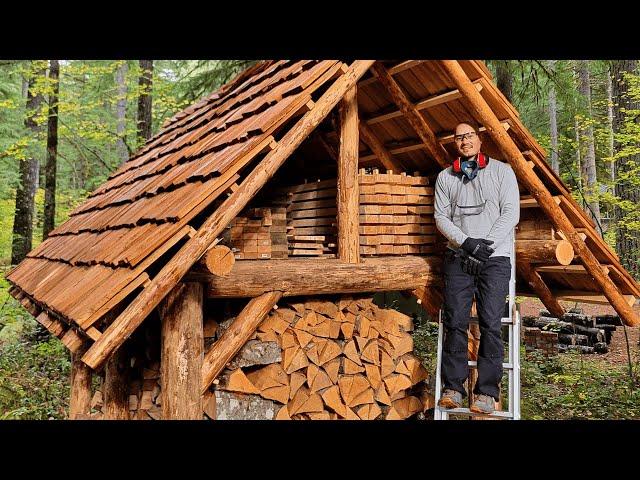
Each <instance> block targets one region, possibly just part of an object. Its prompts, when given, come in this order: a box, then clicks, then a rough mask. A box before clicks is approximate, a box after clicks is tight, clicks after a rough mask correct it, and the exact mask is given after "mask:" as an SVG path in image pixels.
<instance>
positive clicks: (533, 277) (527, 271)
mask: <svg viewBox="0 0 640 480" xmlns="http://www.w3.org/2000/svg"><path fill="white" fill-rule="evenodd" d="M516 270H517V272H518V274H519V275H520V276H521V277H523V278H524V280H525V281H526V282H527V283H528V284H529V286H531V288H532V289H533V291H534V292H535V293H536V295H537V296H538V298H539V299H540V301H541V302H542V303H543V304H544V306H545V307H547V309H548V310H549V311H550V312H551V315H553V316H555V317H558V318H562V316H563V315H564V309H563V308H562V306H560V303H558V300H556V297H554V296H553V294H552V293H551V290H549V287H547V284H546V283H544V280H542V277H541V276H540V274H539V273H538V272H536V271H535V270H534V269H533V268H531V265H529V264H528V263H527V262H525V261H521V260H520V258H519V257H518V256H517V255H516Z"/></svg>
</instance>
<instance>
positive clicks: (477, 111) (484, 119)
mask: <svg viewBox="0 0 640 480" xmlns="http://www.w3.org/2000/svg"><path fill="white" fill-rule="evenodd" d="M440 62H441V65H442V67H443V68H444V70H445V72H446V73H447V74H448V75H449V77H450V78H451V80H452V81H453V82H454V84H455V86H456V87H457V88H458V89H459V90H460V92H462V95H463V97H464V98H465V99H466V100H467V103H468V106H469V107H470V108H471V111H472V112H473V114H474V116H475V117H476V118H477V119H478V120H479V121H480V123H482V124H483V125H484V126H485V127H486V128H487V131H488V133H489V135H490V136H491V139H492V140H493V141H494V142H495V144H496V145H497V146H498V148H500V150H501V151H502V152H503V154H504V156H505V158H506V159H507V161H508V162H509V163H510V164H511V166H512V168H513V170H514V172H515V174H516V177H517V178H518V179H519V180H520V181H521V182H522V184H523V185H524V186H525V187H526V188H527V190H529V192H530V193H531V195H532V196H533V197H534V198H535V199H536V200H537V202H538V203H539V204H540V207H541V208H542V210H543V211H544V212H545V214H547V216H548V217H549V219H550V220H551V221H552V222H553V224H554V226H555V227H556V228H557V229H558V230H560V231H562V232H564V233H565V235H566V236H567V240H569V242H571V245H572V246H573V248H574V250H575V253H576V255H578V256H579V257H580V260H581V261H582V263H583V264H584V266H585V268H586V269H587V270H588V271H589V273H590V274H591V276H592V277H593V278H594V280H595V282H596V284H597V285H598V286H599V287H600V288H601V289H602V292H603V293H604V295H605V296H606V297H607V299H608V300H609V302H610V303H611V306H612V307H613V308H614V309H615V310H616V312H618V314H619V315H620V318H621V319H622V321H623V322H624V323H625V324H626V325H629V326H635V325H638V324H640V318H639V317H638V315H637V314H636V313H635V312H634V311H633V310H632V309H631V307H629V305H628V303H627V302H626V301H625V299H624V298H623V296H622V294H621V293H620V291H619V290H618V288H617V287H616V285H615V284H614V283H613V281H612V280H611V279H610V278H609V276H608V275H605V274H604V273H603V272H602V269H601V267H600V263H599V262H598V260H597V259H596V257H595V256H594V254H593V252H591V250H589V248H588V247H587V245H586V244H585V242H584V240H582V238H581V237H580V236H579V235H578V232H577V231H576V229H575V228H574V226H573V225H572V224H571V222H570V221H569V219H568V218H567V215H566V214H565V213H564V212H563V211H562V209H561V208H560V206H558V205H557V204H556V203H555V202H554V201H553V198H552V196H551V194H550V193H549V190H547V188H546V187H545V185H544V184H543V183H542V180H540V178H538V176H537V175H535V174H534V172H533V171H532V170H531V169H530V168H529V167H528V165H527V161H526V160H525V158H524V156H523V155H522V153H521V152H520V150H519V149H518V147H517V146H516V144H515V143H514V141H513V140H512V139H511V137H510V136H509V135H508V134H507V133H506V131H505V130H504V128H503V127H502V125H500V122H499V120H498V118H497V117H496V115H495V113H494V112H493V111H492V110H491V108H490V107H489V105H488V104H487V102H486V101H485V100H484V98H482V96H481V95H480V94H479V93H478V91H477V90H476V89H475V87H474V86H473V84H472V83H471V80H469V77H467V75H466V74H465V72H464V70H463V69H462V67H461V66H460V64H459V63H458V62H457V61H455V60H441V61H440Z"/></svg>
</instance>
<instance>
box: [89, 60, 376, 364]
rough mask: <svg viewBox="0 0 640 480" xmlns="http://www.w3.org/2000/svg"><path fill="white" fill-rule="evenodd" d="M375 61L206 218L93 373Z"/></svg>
mask: <svg viewBox="0 0 640 480" xmlns="http://www.w3.org/2000/svg"><path fill="white" fill-rule="evenodd" d="M373 63H374V61H373V60H358V61H355V62H353V64H351V66H350V67H349V69H348V70H347V72H346V73H345V74H344V75H342V76H341V77H339V78H338V79H337V80H336V81H334V82H333V84H332V85H331V86H330V87H329V88H328V89H327V90H326V91H325V93H324V94H323V95H322V96H321V97H320V98H319V99H318V101H317V102H316V104H315V106H314V107H313V109H312V110H311V111H309V112H307V113H306V114H305V115H304V116H303V117H302V118H301V119H300V120H298V122H297V123H296V124H295V125H294V126H293V127H291V129H290V130H289V131H288V132H287V133H285V134H284V136H283V137H282V139H281V140H280V141H279V142H278V144H277V146H276V147H275V149H274V150H272V151H271V152H269V153H267V154H266V156H265V157H264V158H263V159H262V161H261V162H260V163H259V164H258V165H257V166H256V167H255V168H254V169H253V170H252V171H251V172H250V173H249V174H248V175H247V177H246V178H245V180H244V181H243V182H242V183H241V184H240V187H239V188H238V190H236V191H235V192H233V193H232V194H231V195H230V196H229V197H228V198H227V199H226V200H225V201H224V202H223V203H222V205H221V206H220V207H218V209H217V210H216V211H215V212H214V213H213V214H212V215H211V216H210V217H209V218H207V219H206V220H205V221H204V223H203V224H202V226H201V227H200V229H199V230H198V232H197V233H196V234H195V235H194V236H193V237H192V238H191V239H190V240H189V241H187V243H186V244H185V245H184V246H183V247H182V248H181V249H180V251H179V252H178V253H177V254H176V255H175V256H174V257H173V258H172V259H171V260H170V261H169V262H168V263H167V264H166V265H165V266H164V267H163V268H162V269H161V270H160V272H158V274H157V275H156V276H155V277H154V279H153V280H152V281H151V283H150V285H149V286H148V287H147V288H145V289H144V290H143V291H142V293H141V294H140V295H139V296H138V297H137V298H136V299H135V300H134V301H133V302H131V304H130V305H129V306H128V307H127V308H126V309H125V311H124V312H122V314H121V315H120V316H119V317H118V318H117V319H116V320H115V321H114V322H113V323H112V324H111V325H110V326H109V327H108V328H107V330H105V332H104V333H103V335H102V337H101V338H100V340H98V341H97V342H95V343H94V344H93V345H92V346H91V348H89V350H88V351H87V353H86V354H85V355H84V357H83V359H82V360H83V361H84V362H85V363H87V365H89V366H90V367H92V368H94V369H95V368H97V366H98V365H100V364H102V363H103V362H104V360H105V359H106V358H107V357H108V356H109V354H110V353H111V352H112V351H113V350H114V349H116V348H117V347H118V346H119V345H121V344H122V343H123V342H124V341H125V340H126V339H127V338H128V337H129V336H130V335H131V334H132V333H133V332H134V330H136V328H138V326H139V325H140V324H141V323H142V322H143V320H144V319H145V318H146V317H147V315H149V313H150V312H151V311H152V310H153V309H154V308H155V307H156V306H157V305H158V303H160V301H161V300H162V299H163V298H164V297H165V296H166V295H167V293H169V291H171V289H172V288H173V287H174V286H175V285H176V284H177V283H178V282H179V281H180V280H181V279H182V277H183V276H184V275H185V274H186V273H187V271H188V270H189V268H191V266H192V265H193V264H194V263H195V262H197V261H198V260H199V258H200V257H201V256H202V254H203V253H204V252H205V251H206V250H207V249H208V248H209V245H210V244H211V242H213V241H214V240H215V239H216V238H217V236H218V235H219V234H220V233H221V232H222V230H223V229H224V228H225V227H226V226H227V225H228V224H229V222H230V221H231V220H233V218H235V217H236V216H237V215H238V214H239V213H240V212H241V211H242V209H243V208H244V207H245V206H246V205H247V203H248V202H249V200H251V198H253V196H254V195H255V194H256V193H257V192H258V191H259V190H260V189H261V188H262V187H263V186H264V184H265V183H266V182H267V181H268V180H269V179H270V178H271V177H273V175H274V174H275V173H276V171H277V170H278V168H279V167H280V166H281V165H282V164H283V163H284V162H285V160H286V159H287V158H289V156H290V155H291V153H293V152H294V151H295V150H296V149H297V148H298V147H299V146H300V144H301V143H302V142H303V141H304V140H305V139H306V138H307V137H308V136H309V135H310V134H311V132H312V131H313V130H314V129H315V128H316V127H317V126H318V125H319V124H320V122H322V120H324V118H325V117H326V116H327V115H328V114H329V112H330V111H331V110H332V109H333V108H334V107H335V106H336V105H337V104H338V102H339V101H340V100H341V99H342V97H343V96H344V94H345V93H346V92H347V91H348V90H349V89H350V88H351V87H353V86H354V85H355V84H356V82H357V81H358V79H359V78H360V77H362V75H364V73H365V72H366V71H367V70H368V69H369V67H370V66H371V65H372V64H373Z"/></svg>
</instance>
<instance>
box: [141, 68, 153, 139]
mask: <svg viewBox="0 0 640 480" xmlns="http://www.w3.org/2000/svg"><path fill="white" fill-rule="evenodd" d="M152 85H153V60H140V77H139V78H138V87H139V89H140V90H139V94H138V147H141V146H142V145H144V143H145V142H146V141H147V140H149V139H150V138H151V99H152V96H151V90H152Z"/></svg>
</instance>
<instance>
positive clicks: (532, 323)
mask: <svg viewBox="0 0 640 480" xmlns="http://www.w3.org/2000/svg"><path fill="white" fill-rule="evenodd" d="M522 323H523V325H524V326H525V327H529V328H538V329H541V330H546V331H554V332H557V334H558V351H559V352H566V351H570V350H577V351H580V352H581V353H607V352H608V351H609V346H608V345H609V343H611V337H612V335H613V332H614V331H615V329H616V325H620V317H618V316H614V315H605V316H589V315H584V314H582V311H581V310H579V309H572V310H570V311H569V312H567V313H566V314H565V315H563V316H562V318H560V319H558V318H555V317H552V316H551V314H549V312H547V311H545V310H542V311H541V312H540V316H539V317H523V318H522Z"/></svg>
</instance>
